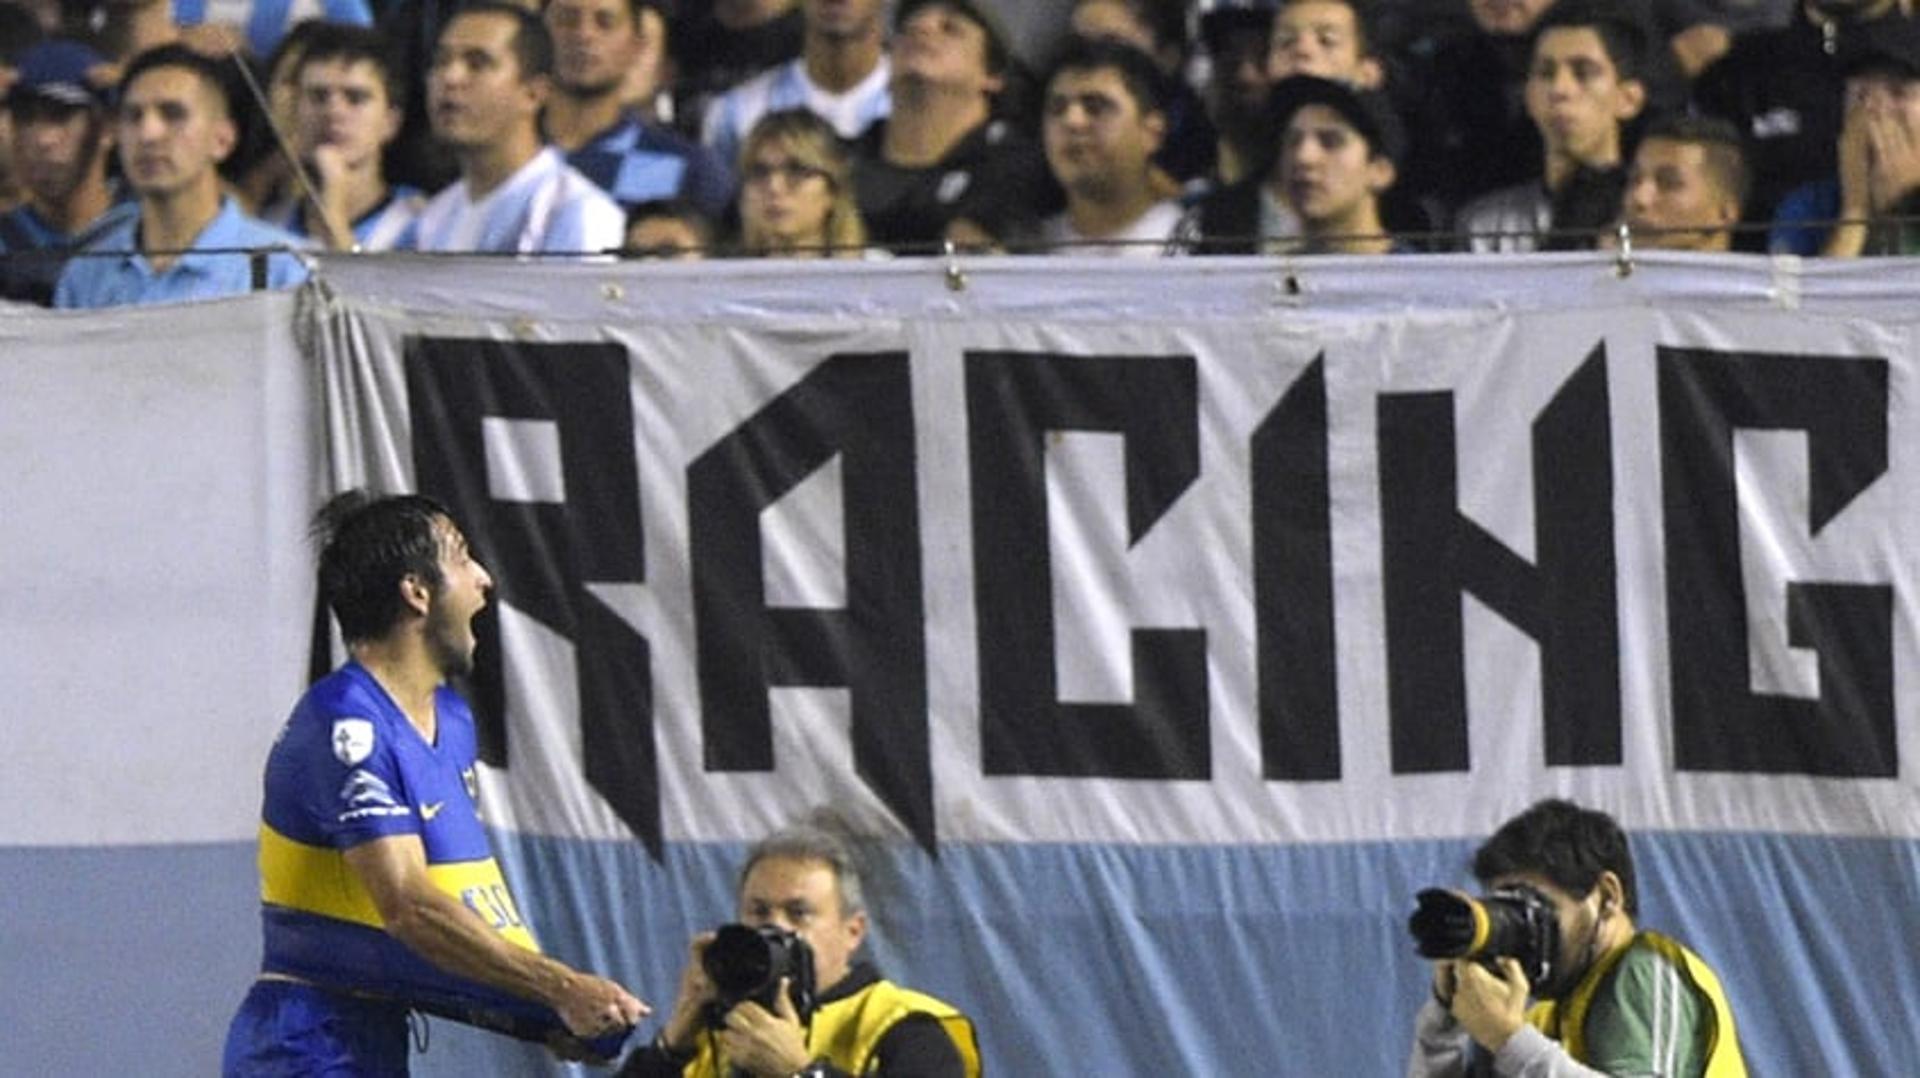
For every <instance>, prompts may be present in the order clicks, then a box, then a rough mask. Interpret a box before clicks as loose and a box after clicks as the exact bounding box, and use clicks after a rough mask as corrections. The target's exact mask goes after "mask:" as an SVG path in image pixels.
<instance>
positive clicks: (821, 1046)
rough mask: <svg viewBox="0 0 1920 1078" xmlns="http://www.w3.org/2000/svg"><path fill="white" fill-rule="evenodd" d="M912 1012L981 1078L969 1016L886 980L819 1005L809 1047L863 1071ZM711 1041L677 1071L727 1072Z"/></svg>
mask: <svg viewBox="0 0 1920 1078" xmlns="http://www.w3.org/2000/svg"><path fill="white" fill-rule="evenodd" d="M916 1014H924V1015H926V1016H928V1017H930V1018H933V1019H934V1020H936V1021H938V1022H939V1023H940V1028H941V1029H942V1030H944V1031H945V1032H946V1034H947V1036H948V1037H949V1038H951V1039H952V1040H953V1046H954V1047H955V1048H957V1049H958V1050H959V1052H960V1059H961V1061H962V1062H964V1063H965V1064H966V1068H967V1078H979V1075H980V1046H979V1044H978V1043H977V1042H976V1041H975V1040H974V1036H973V1022H972V1020H971V1019H969V1018H968V1017H967V1016H966V1015H964V1014H961V1013H960V1012H959V1011H957V1010H955V1009H954V1008H953V1007H952V1006H950V1005H948V1004H947V1003H945V1002H943V1001H941V1000H938V999H935V998H934V997H932V996H929V995H927V994H926V993H924V992H915V991H914V990H912V989H910V988H902V987H900V986H899V985H897V984H894V983H893V982H892V981H887V980H880V981H875V982H874V983H872V984H870V985H868V986H867V987H866V988H863V989H861V990H860V991H858V992H855V993H853V994H852V995H850V996H848V997H846V998H845V999H836V1000H833V1001H831V1002H827V1003H822V1004H821V1005H820V1006H819V1008H818V1009H816V1010H815V1011H814V1012H813V1020H812V1021H811V1022H809V1023H808V1024H807V1051H808V1052H809V1053H811V1054H812V1055H813V1057H814V1058H816V1059H818V1058H822V1057H824V1058H825V1059H826V1060H827V1062H829V1063H832V1064H833V1065H834V1066H836V1067H839V1068H840V1069H841V1070H844V1071H846V1072H847V1073H849V1074H865V1073H867V1068H868V1067H870V1066H872V1065H873V1063H874V1058H873V1052H874V1048H875V1046H877V1045H878V1044H879V1043H880V1038H882V1037H884V1036H886V1035H887V1031H888V1030H890V1029H892V1028H893V1027H894V1026H895V1025H896V1024H897V1023H899V1022H900V1020H901V1019H903V1018H907V1017H910V1016H912V1015H916ZM714 1045H715V1042H714V1039H713V1037H712V1036H711V1035H710V1034H703V1035H702V1036H701V1038H700V1050H699V1053H698V1054H696V1055H695V1056H694V1057H693V1062H691V1063H688V1064H687V1065H686V1067H685V1069H684V1070H682V1071H681V1073H682V1074H687V1075H707V1074H726V1073H728V1071H727V1063H726V1061H725V1060H723V1059H719V1058H717V1049H716V1048H715V1046H714Z"/></svg>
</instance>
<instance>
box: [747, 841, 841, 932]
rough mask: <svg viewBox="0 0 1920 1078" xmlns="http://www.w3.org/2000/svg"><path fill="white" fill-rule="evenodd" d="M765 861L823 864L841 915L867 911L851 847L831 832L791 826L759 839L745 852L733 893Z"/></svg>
mask: <svg viewBox="0 0 1920 1078" xmlns="http://www.w3.org/2000/svg"><path fill="white" fill-rule="evenodd" d="M769 858H778V859H780V860H783V861H818V862H820V863H822V864H824V865H826V866H827V867H828V868H830V869H832V870H833V879H834V883H835V884H836V885H837V886H838V888H839V891H840V914H841V916H843V917H851V916H853V915H854V914H856V913H860V912H862V911H864V910H865V909H866V908H867V900H866V896H865V895H864V894H862V892H861V888H860V869H859V866H858V865H856V864H855V863H854V856H853V847H852V846H851V845H850V844H849V843H848V842H847V840H846V839H843V838H841V837H840V836H839V835H836V834H834V833H833V832H832V831H829V830H827V829H826V828H823V827H819V826H816V825H814V824H794V825H792V826H790V827H783V828H781V829H780V830H778V831H775V832H774V833H773V834H771V835H768V836H767V837H766V838H763V839H761V840H760V841H759V842H757V843H755V844H754V846H753V849H751V850H749V851H747V863H746V864H744V865H742V866H740V876H739V878H738V879H736V880H735V881H734V884H733V891H734V893H735V894H739V893H740V890H741V888H744V887H745V886H746V885H747V876H748V875H749V874H750V873H752V872H753V866H755V865H757V864H759V863H760V862H762V861H765V860H768V859H769Z"/></svg>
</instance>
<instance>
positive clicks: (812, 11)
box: [700, 0, 893, 164]
mask: <svg viewBox="0 0 1920 1078" xmlns="http://www.w3.org/2000/svg"><path fill="white" fill-rule="evenodd" d="M885 7H886V4H885V3H884V2H883V0H803V3H802V4H801V5H800V9H801V11H802V13H803V14H804V15H805V19H806V38H805V42H806V43H805V46H804V51H803V52H802V53H801V54H800V56H799V57H798V58H797V59H794V60H791V61H789V62H787V63H784V64H781V65H780V66H779V67H776V68H772V69H770V70H768V71H765V72H762V73H761V74H759V75H756V76H755V77H753V78H751V79H748V80H747V81H746V82H743V83H741V84H740V85H738V86H736V87H734V88H733V89H731V90H729V91H727V92H726V93H724V94H721V95H720V96H719V97H716V98H714V99H713V102H712V103H711V104H710V105H709V106H708V107H707V115H706V118H705V122H704V123H703V125H702V130H701V136H700V137H701V140H702V141H704V142H705V143H706V144H707V145H708V146H711V147H713V150H714V152H716V153H718V154H719V155H720V158H721V160H723V161H726V162H727V163H728V164H734V163H736V162H735V159H736V158H737V157H739V155H740V145H741V144H742V143H743V142H745V141H746V138H747V132H749V131H751V130H753V125H754V124H756V123H758V122H759V121H760V117H762V116H765V115H766V114H767V113H769V112H778V111H780V110H781V109H796V108H798V109H806V110H807V111H809V112H812V113H813V114H814V115H816V116H818V117H820V118H821V119H823V120H825V121H827V122H828V123H829V124H832V125H833V129H834V131H835V132H837V133H838V134H839V136H840V137H841V138H843V139H855V138H858V137H860V133H861V132H863V131H865V130H866V129H867V128H868V127H871V126H872V125H873V122H874V121H875V120H879V119H884V118H885V117H886V116H887V114H888V113H889V112H890V111H891V106H892V101H893V98H892V96H891V95H890V94H889V93H888V92H887V81H888V80H889V79H890V78H891V77H892V67H891V66H890V65H889V64H888V63H887V56H886V52H885V50H884V45H885V42H886V33H885V30H886V24H885V21H884V20H885V15H886V12H885V11H884V10H883V9H884V8H885Z"/></svg>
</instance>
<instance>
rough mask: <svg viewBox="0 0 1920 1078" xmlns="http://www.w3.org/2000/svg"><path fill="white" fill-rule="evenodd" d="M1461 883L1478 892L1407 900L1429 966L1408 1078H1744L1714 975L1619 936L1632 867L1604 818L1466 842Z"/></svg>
mask: <svg viewBox="0 0 1920 1078" xmlns="http://www.w3.org/2000/svg"><path fill="white" fill-rule="evenodd" d="M1473 874H1474V876H1475V877H1476V878H1477V879H1478V880H1479V881H1480V883H1481V884H1482V885H1483V886H1485V887H1487V888H1489V889H1490V893H1489V894H1488V895H1486V896H1483V897H1479V898H1475V897H1473V896H1469V895H1466V894H1463V893H1461V892H1457V891H1444V890H1439V889H1433V890H1427V891H1422V892H1421V893H1420V895H1419V899H1418V901H1419V909H1418V910H1417V911H1416V912H1415V913H1414V915H1413V918H1412V921H1411V922H1410V924H1409V927H1410V929H1411V930H1412V932H1413V935H1414V938H1415V940H1416V941H1417V943H1418V946H1419V950H1420V953H1421V954H1422V955H1424V956H1426V957H1428V958H1434V959H1437V960H1438V961H1436V962H1435V963H1434V969H1433V998H1431V999H1430V1000H1428V1001H1427V1002H1426V1003H1425V1004H1424V1005H1422V1007H1421V1008H1420V1014H1419V1016H1418V1018H1417V1019H1416V1020H1415V1025H1414V1045H1413V1053H1412V1055H1411V1057H1410V1058H1409V1059H1408V1061H1407V1075H1408V1078H1427V1076H1435V1078H1438V1076H1455V1075H1458V1076H1467V1075H1498V1076H1502V1078H1521V1076H1525V1078H1568V1076H1579V1075H1660V1076H1662V1078H1676V1076H1682V1075H1703V1076H1708V1078H1736V1076H1737V1078H1744V1076H1745V1075H1746V1073H1747V1071H1746V1063H1745V1061H1744V1060H1743V1059H1742V1057H1741V1055H1740V1042H1739V1039H1738V1037H1737V1036H1736V1035H1735V1032H1734V1025H1733V1011H1732V1008H1731V1007H1730V1006H1729V1005H1728V1003H1727V997H1726V994H1725V993H1724V992H1723V991H1722V990H1721V988H1720V980H1719V978H1718V977H1717V976H1716V975H1715V974H1714V972H1713V970H1711V969H1710V968H1708V966H1707V964H1706V962H1705V961H1704V960H1702V959H1701V958H1700V956H1699V955H1697V954H1695V953H1693V952H1692V951H1690V950H1688V949H1687V948H1686V947H1684V946H1682V945H1680V944H1679V943H1677V942H1675V941H1674V940H1671V939H1669V938H1667V937H1666V936H1662V935H1660V934H1659V933H1656V932H1650V931H1646V930H1644V929H1640V928H1638V927H1637V926H1636V925H1635V923H1634V917H1635V916H1636V914H1637V912H1638V905H1639V903H1638V897H1637V895H1636V892H1635V887H1634V874H1633V856H1632V854H1631V852H1630V851H1629V850H1628V848H1627V836H1626V834H1625V833H1624V832H1622V831H1621V830H1620V826H1619V825H1618V824H1617V823H1615V822H1614V821H1613V818H1612V817H1610V816H1608V815H1607V814H1605V813H1603V812H1597V811H1594V810H1592V809H1584V808H1581V807H1580V806H1578V805H1575V804H1573V803H1572V802H1570V801H1559V800H1548V801H1541V802H1539V803H1538V804H1536V805H1534V806H1533V807H1532V808H1529V809H1528V810H1526V811H1525V812H1523V813H1521V814H1520V815H1518V816H1516V817H1514V818H1513V819H1511V820H1508V821H1507V822H1506V823H1505V824H1503V825H1501V827H1500V829H1499V830H1498V831H1496V832H1494V834H1493V837H1492V838H1490V839H1488V840H1487V841H1486V843H1485V844H1484V845H1482V846H1481V847H1480V849H1479V851H1478V852H1477V853H1475V854H1474V858H1473ZM1530 997H1531V998H1533V999H1536V1000H1538V1002H1536V1003H1534V1004H1533V1005H1532V1007H1529V1006H1528V999H1529V998H1530Z"/></svg>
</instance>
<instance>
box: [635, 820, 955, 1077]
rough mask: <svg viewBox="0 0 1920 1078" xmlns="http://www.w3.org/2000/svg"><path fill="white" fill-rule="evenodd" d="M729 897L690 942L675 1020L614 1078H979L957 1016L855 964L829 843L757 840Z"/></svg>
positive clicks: (811, 831)
mask: <svg viewBox="0 0 1920 1078" xmlns="http://www.w3.org/2000/svg"><path fill="white" fill-rule="evenodd" d="M736 897H737V900H738V904H739V911H738V916H739V918H740V923H739V924H730V925H726V926H723V927H721V928H720V929H718V930H716V931H714V932H705V933H702V934H700V935H698V936H696V937H694V940H693V943H692V946H691V947H690V952H691V953H690V956H689V960H688V962H687V967H686V969H685V970H684V971H683V972H682V973H681V975H680V992H679V997H678V998H677V999H675V1000H674V1003H673V1013H672V1014H671V1015H670V1016H669V1017H668V1018H667V1021H666V1025H665V1026H664V1027H663V1028H662V1029H661V1031H660V1035H659V1036H658V1037H656V1038H655V1039H654V1041H653V1043H652V1044H651V1045H649V1046H647V1047H645V1048H642V1049H640V1050H639V1051H637V1052H635V1053H633V1054H632V1055H631V1056H629V1057H628V1059H627V1062H626V1064H625V1066H623V1067H622V1068H621V1070H620V1075H621V1076H622V1078H668V1076H674V1078H709V1076H711V1078H738V1076H745V1075H752V1076H754V1078H833V1076H839V1075H852V1074H861V1075H882V1076H886V1078H908V1076H911V1078H962V1076H965V1078H977V1076H978V1075H979V1073H980V1049H979V1045H978V1042H977V1041H976V1040H975V1038H974V1030H973V1023H972V1022H971V1021H970V1020H969V1019H968V1018H967V1016H966V1015H964V1014H962V1013H960V1012H959V1011H958V1010H956V1009H955V1008H953V1007H952V1006H950V1005H949V1004H947V1003H944V1002H942V1001H940V1000H938V999H935V998H933V997H932V996H929V995H926V994H924V993H920V992H915V991H912V990H911V989H907V988H903V987H901V986H900V985H897V984H895V983H893V982H892V981H889V980H886V979H885V978H883V977H881V976H880V974H879V972H878V971H877V970H876V969H875V968H874V967H873V965H872V964H871V963H869V962H865V961H856V960H855V959H854V955H855V954H856V953H857V952H858V951H859V949H860V944H861V942H862V941H863V940H864V939H865V938H866V934H867V913H866V906H865V903H864V900H863V899H862V897H861V888H860V876H859V872H858V870H857V869H856V868H855V866H854V862H853V857H852V853H851V851H850V850H849V848H848V846H847V844H846V842H844V841H843V840H842V839H840V838H839V837H838V836H837V835H835V834H833V833H832V832H830V831H827V830H825V829H822V828H819V827H815V826H810V825H800V826H794V827H789V828H785V829H782V830H780V831H777V832H775V833H774V834H772V835H770V836H768V837H767V838H765V839H762V840H761V841H760V842H759V843H758V844H756V845H755V846H754V847H753V849H752V851H750V852H749V853H748V855H747V863H746V866H745V867H744V868H742V869H741V871H740V882H739V886H738V889H737V895H736Z"/></svg>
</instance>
